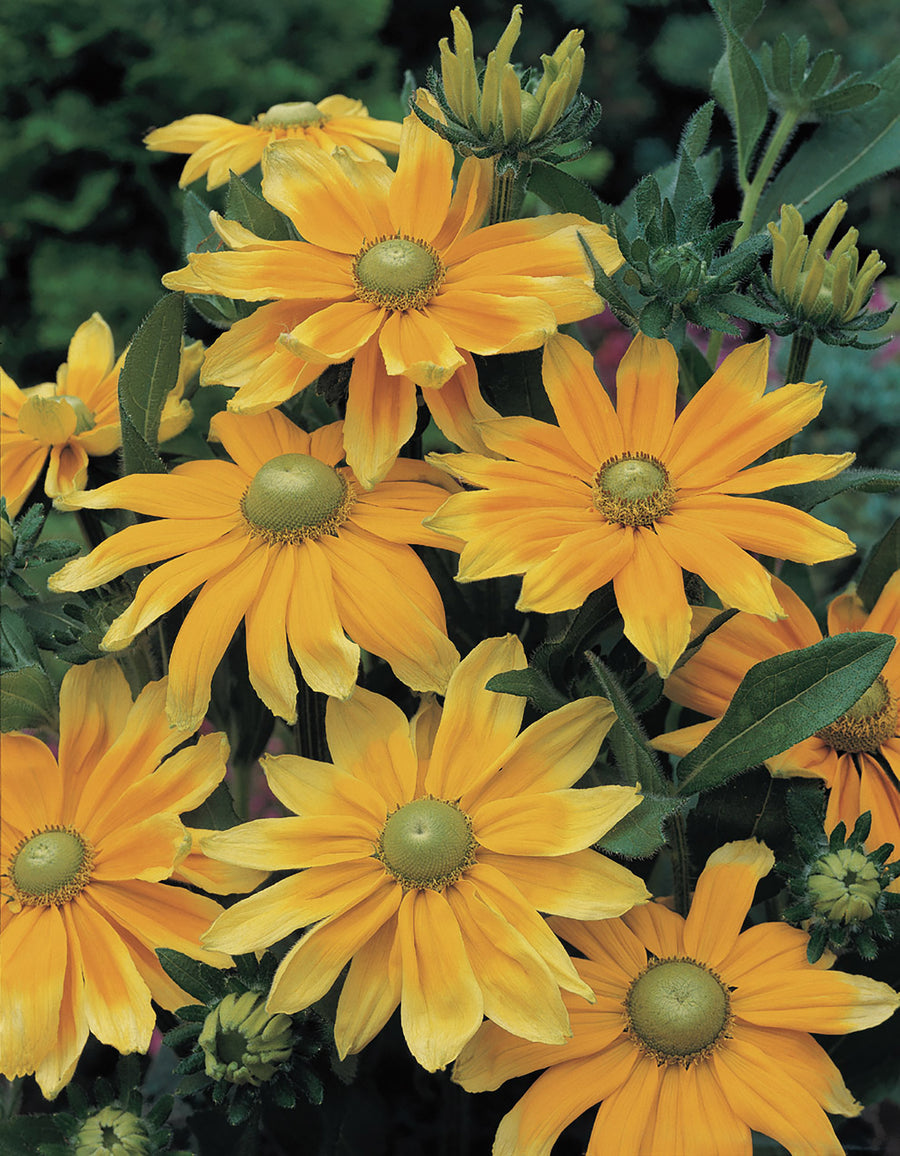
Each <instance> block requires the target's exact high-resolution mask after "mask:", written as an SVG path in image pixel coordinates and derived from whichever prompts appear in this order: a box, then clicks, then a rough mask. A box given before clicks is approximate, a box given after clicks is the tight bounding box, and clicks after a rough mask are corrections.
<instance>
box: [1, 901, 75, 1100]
mask: <svg viewBox="0 0 900 1156" xmlns="http://www.w3.org/2000/svg"><path fill="white" fill-rule="evenodd" d="M67 952H68V947H67V941H66V933H65V929H64V927H63V921H62V919H61V918H60V913H59V909H58V908H56V907H23V908H22V909H21V910H20V911H19V912H17V913H16V914H15V916H14V917H13V918H11V919H10V920H9V922H8V923H7V924H6V926H5V927H4V929H3V942H2V948H0V960H2V965H3V1002H2V1007H0V1042H2V1048H0V1056H2V1060H0V1063H2V1071H3V1074H4V1075H5V1076H7V1078H9V1079H14V1078H15V1077H16V1076H24V1075H26V1074H27V1073H28V1072H33V1071H34V1070H35V1068H36V1067H37V1066H38V1064H40V1063H41V1061H42V1060H43V1059H44V1057H45V1055H46V1054H47V1053H48V1052H49V1051H50V1049H51V1048H52V1047H53V1045H54V1043H55V1040H56V1032H57V1027H58V1025H59V1017H60V1004H61V1002H62V998H63V984H64V981H65V974H66V958H67Z"/></svg>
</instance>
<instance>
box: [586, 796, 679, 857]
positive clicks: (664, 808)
mask: <svg viewBox="0 0 900 1156" xmlns="http://www.w3.org/2000/svg"><path fill="white" fill-rule="evenodd" d="M685 804H686V800H685V799H673V798H672V797H671V796H669V795H644V796H643V797H642V798H641V801H640V803H639V804H638V806H636V807H635V808H634V810H633V811H629V812H628V814H627V815H625V816H624V817H623V818H621V819H620V820H619V821H618V823H616V825H615V826H614V827H613V828H612V829H611V830H610V831H607V832H606V834H605V835H604V836H603V838H602V839H600V840H599V842H597V843H596V844H595V846H596V848H597V850H599V851H609V852H611V853H612V854H614V855H624V856H625V857H626V858H628V859H647V858H649V857H650V856H651V855H654V854H655V853H656V852H657V851H658V850H659V849H660V847H662V846H663V845H664V844H665V842H666V836H665V831H664V825H665V822H666V820H667V819H669V818H670V817H671V816H672V815H674V814H675V813H676V812H677V811H679V810H680V809H681V808H682V807H683V806H685Z"/></svg>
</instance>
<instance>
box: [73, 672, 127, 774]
mask: <svg viewBox="0 0 900 1156" xmlns="http://www.w3.org/2000/svg"><path fill="white" fill-rule="evenodd" d="M131 707H132V703H131V691H130V689H129V687H128V680H127V679H126V678H125V675H124V674H123V673H122V670H121V668H120V667H119V665H118V663H116V662H115V661H114V660H113V659H111V658H104V659H100V660H99V661H97V662H89V663H85V664H84V665H83V666H72V667H70V668H69V670H68V671H67V672H66V675H65V677H64V679H63V682H62V686H61V687H60V696H59V729H60V738H59V765H60V770H61V773H62V775H63V776H64V778H65V779H66V780H68V781H72V780H74V781H75V782H78V783H79V785H80V786H81V788H82V789H83V787H84V780H86V779H87V778H88V777H89V776H90V775H91V773H92V772H93V771H94V770H95V768H96V766H97V764H98V763H99V762H100V760H101V759H102V757H103V756H104V755H105V754H106V752H107V751H108V750H109V748H110V747H111V746H112V745H113V743H115V741H116V739H118V738H119V736H120V735H121V734H122V732H123V730H124V729H125V725H126V720H127V718H128V715H129V712H130V711H131ZM76 794H80V791H77V792H76Z"/></svg>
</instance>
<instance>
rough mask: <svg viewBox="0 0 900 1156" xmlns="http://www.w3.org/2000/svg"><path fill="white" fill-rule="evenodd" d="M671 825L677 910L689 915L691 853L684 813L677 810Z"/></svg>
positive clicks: (679, 912) (680, 913)
mask: <svg viewBox="0 0 900 1156" xmlns="http://www.w3.org/2000/svg"><path fill="white" fill-rule="evenodd" d="M669 823H670V826H669V831H670V835H671V840H670V844H669V845H670V849H671V852H672V869H673V872H674V875H675V895H674V899H675V910H676V911H677V912H678V914H679V915H685V916H686V915H687V913H688V910H689V908H690V905H691V903H690V872H691V864H690V855H689V853H688V845H687V836H686V834H685V823H684V815H682V813H681V812H680V811H676V812H675V814H674V815H672V817H671V819H670V821H669Z"/></svg>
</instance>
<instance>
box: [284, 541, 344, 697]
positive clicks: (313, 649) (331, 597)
mask: <svg viewBox="0 0 900 1156" xmlns="http://www.w3.org/2000/svg"><path fill="white" fill-rule="evenodd" d="M286 553H287V557H288V558H289V559H290V561H291V562H292V563H293V570H294V578H293V583H292V588H291V593H290V599H289V602H288V608H287V636H288V641H289V642H290V645H291V650H292V651H293V653H294V657H295V658H296V659H297V662H298V664H299V666H300V673H301V674H302V675H303V678H304V679H305V681H306V682H307V683H308V684H309V686H311V687H312V689H313V690H316V691H319V692H321V693H323V694H330V695H336V696H337V697H338V698H346V697H347V695H348V694H350V692H351V691H352V689H353V686H354V684H355V683H356V672H357V670H358V669H359V646H358V645H357V644H356V642H351V641H350V639H349V638H347V636H346V634H345V633H344V624H343V616H342V615H341V610H340V607H339V605H338V602H337V599H336V589H335V581H334V572H333V568H332V566H331V563H330V558H329V552H328V551H327V550H326V549H325V548H324V547H323V545H322V543H320V542H317V541H307V542H304V543H302V544H301V545H300V546H297V547H291V548H290V550H289V552H286Z"/></svg>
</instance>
